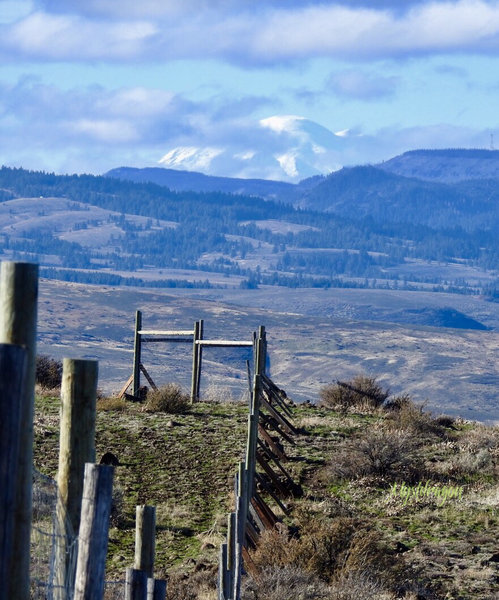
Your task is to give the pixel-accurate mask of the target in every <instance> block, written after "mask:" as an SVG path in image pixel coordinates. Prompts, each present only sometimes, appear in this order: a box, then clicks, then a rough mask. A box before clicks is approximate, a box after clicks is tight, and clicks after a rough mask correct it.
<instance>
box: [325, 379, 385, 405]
mask: <svg viewBox="0 0 499 600" xmlns="http://www.w3.org/2000/svg"><path fill="white" fill-rule="evenodd" d="M389 395H390V392H389V391H388V390H384V389H383V388H382V387H381V386H380V385H379V383H377V381H376V378H375V377H369V376H366V375H357V376H356V377H354V378H353V379H351V380H350V381H346V382H344V383H343V382H338V383H335V384H330V385H326V386H324V387H323V388H322V389H321V390H320V392H319V398H320V402H319V404H320V406H324V407H326V408H332V409H335V410H341V411H347V410H349V409H352V408H362V409H365V408H371V409H372V408H376V407H379V406H381V405H382V404H383V403H384V402H385V400H386V399H387V398H388V396H389Z"/></svg>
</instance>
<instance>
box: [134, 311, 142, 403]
mask: <svg viewBox="0 0 499 600" xmlns="http://www.w3.org/2000/svg"><path fill="white" fill-rule="evenodd" d="M141 329H142V312H141V311H140V310H138V311H137V312H136V313H135V337H134V342H133V385H132V393H133V395H134V396H135V397H138V395H139V389H140V363H141V360H142V356H141V355H142V340H141V338H140V330H141Z"/></svg>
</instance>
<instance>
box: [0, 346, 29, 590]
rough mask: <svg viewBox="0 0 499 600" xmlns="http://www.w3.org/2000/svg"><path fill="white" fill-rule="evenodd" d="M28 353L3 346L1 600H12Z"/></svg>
mask: <svg viewBox="0 0 499 600" xmlns="http://www.w3.org/2000/svg"><path fill="white" fill-rule="evenodd" d="M25 372H26V350H25V349H24V348H21V347H20V346H12V345H9V344H1V345H0V600H9V598H10V596H9V591H8V588H9V586H8V582H9V579H10V569H11V564H10V561H11V558H12V554H13V542H14V539H13V532H14V517H15V493H16V485H17V475H18V459H19V430H20V416H21V401H22V398H23V394H24V377H25Z"/></svg>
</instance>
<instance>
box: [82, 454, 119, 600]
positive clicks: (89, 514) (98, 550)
mask: <svg viewBox="0 0 499 600" xmlns="http://www.w3.org/2000/svg"><path fill="white" fill-rule="evenodd" d="M113 472H114V467H111V466H108V465H94V464H91V463H87V464H86V465H85V479H84V483H83V500H82V505H81V519H80V532H79V536H78V563H77V566H76V582H75V593H74V600H102V597H103V594H104V575H105V568H106V554H107V542H108V531H109V516H110V513H111V500H112V492H113Z"/></svg>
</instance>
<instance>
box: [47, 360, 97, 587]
mask: <svg viewBox="0 0 499 600" xmlns="http://www.w3.org/2000/svg"><path fill="white" fill-rule="evenodd" d="M97 376H98V363H97V361H95V360H74V359H70V358H65V359H64V361H63V369H62V386H61V411H60V438H59V470H58V472H57V486H58V489H59V498H58V503H57V524H58V538H57V552H56V584H57V587H58V589H59V590H60V592H61V597H64V598H65V597H66V596H65V595H64V594H65V593H66V590H71V589H73V585H74V575H75V574H74V572H70V571H69V570H68V569H69V565H70V562H69V556H68V549H69V546H70V544H71V542H72V541H73V540H72V539H71V538H73V539H74V538H76V536H77V535H78V530H79V527H80V514H81V499H82V495H83V478H84V475H85V463H93V462H95V404H96V397H97ZM68 523H69V527H68V525H67V524H68ZM73 564H74V563H73ZM73 568H74V567H73Z"/></svg>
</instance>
